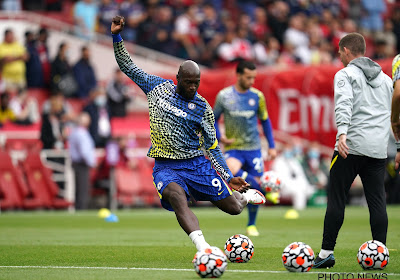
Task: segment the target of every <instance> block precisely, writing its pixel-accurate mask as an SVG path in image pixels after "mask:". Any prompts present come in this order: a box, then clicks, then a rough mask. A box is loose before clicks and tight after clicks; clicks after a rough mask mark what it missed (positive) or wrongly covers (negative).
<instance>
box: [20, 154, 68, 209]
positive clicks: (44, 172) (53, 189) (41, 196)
mask: <svg viewBox="0 0 400 280" xmlns="http://www.w3.org/2000/svg"><path fill="white" fill-rule="evenodd" d="M22 166H23V169H24V172H25V174H26V178H27V182H28V186H29V188H30V191H31V193H32V197H33V198H34V199H36V200H39V201H40V202H41V203H42V205H43V206H44V207H46V208H53V209H63V208H67V207H69V206H71V205H72V203H71V202H69V201H66V200H65V199H63V198H60V197H58V193H59V188H58V186H57V185H56V183H55V182H54V181H53V179H52V178H51V175H52V174H51V171H50V169H49V168H47V167H46V166H44V164H43V162H42V160H41V158H40V155H39V153H38V152H32V153H29V154H28V155H27V157H26V159H25V160H24V162H23V163H22Z"/></svg>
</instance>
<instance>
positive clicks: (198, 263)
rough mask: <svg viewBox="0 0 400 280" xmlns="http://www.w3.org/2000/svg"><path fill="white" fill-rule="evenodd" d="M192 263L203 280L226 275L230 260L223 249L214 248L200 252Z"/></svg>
mask: <svg viewBox="0 0 400 280" xmlns="http://www.w3.org/2000/svg"><path fill="white" fill-rule="evenodd" d="M192 263H193V266H194V270H195V271H196V273H197V274H198V275H199V276H200V277H201V278H219V277H221V276H222V274H223V273H224V271H225V269H226V267H227V265H228V260H227V258H226V256H225V254H224V252H222V250H221V249H219V248H218V247H213V246H212V247H209V248H206V249H204V250H201V251H198V252H197V253H196V254H195V255H194V258H193V261H192Z"/></svg>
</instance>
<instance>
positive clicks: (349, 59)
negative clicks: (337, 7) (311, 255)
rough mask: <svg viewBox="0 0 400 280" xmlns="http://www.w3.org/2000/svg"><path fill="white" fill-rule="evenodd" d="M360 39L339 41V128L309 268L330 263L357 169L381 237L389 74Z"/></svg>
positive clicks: (375, 235)
mask: <svg viewBox="0 0 400 280" xmlns="http://www.w3.org/2000/svg"><path fill="white" fill-rule="evenodd" d="M365 48H366V47H365V40H364V37H363V36H362V35H361V34H358V33H350V34H348V35H346V36H345V37H343V38H342V39H341V40H340V42H339V54H340V60H341V61H342V63H343V65H344V67H345V68H343V69H341V70H340V71H338V72H337V73H336V75H335V79H334V91H335V93H334V94H335V96H334V99H335V118H336V125H337V128H338V132H337V135H336V144H335V151H334V153H333V157H332V162H331V168H330V180H329V184H328V205H327V209H326V214H325V221H324V234H323V240H322V249H321V251H320V253H319V255H318V257H317V258H316V260H315V264H314V268H325V267H332V266H334V264H335V258H334V256H333V250H334V248H335V244H336V238H337V236H338V233H339V230H340V228H341V226H342V224H343V219H344V209H345V204H346V199H347V195H348V193H349V189H350V186H351V184H352V183H353V181H354V179H355V177H356V176H357V174H358V175H360V177H361V180H362V183H363V186H364V193H365V197H366V199H367V203H368V208H369V212H370V225H371V232H372V238H373V239H374V240H379V241H381V242H383V243H386V235H387V227H388V218H387V213H386V198H385V188H384V185H383V178H384V173H385V160H386V157H387V146H388V141H389V133H390V108H391V101H392V91H393V84H392V79H391V78H390V77H389V76H387V75H386V74H384V73H383V72H382V69H381V67H380V66H379V65H378V64H377V63H376V62H374V61H372V60H371V59H369V58H367V57H364V54H365Z"/></svg>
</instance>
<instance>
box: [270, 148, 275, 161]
mask: <svg viewBox="0 0 400 280" xmlns="http://www.w3.org/2000/svg"><path fill="white" fill-rule="evenodd" d="M276 155H277V151H276V149H275V148H274V149H268V160H274V159H275V158H276Z"/></svg>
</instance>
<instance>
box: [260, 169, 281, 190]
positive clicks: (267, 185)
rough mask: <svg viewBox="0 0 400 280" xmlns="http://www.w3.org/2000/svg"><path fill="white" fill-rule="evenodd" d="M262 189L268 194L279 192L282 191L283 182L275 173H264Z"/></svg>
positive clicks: (271, 171)
mask: <svg viewBox="0 0 400 280" xmlns="http://www.w3.org/2000/svg"><path fill="white" fill-rule="evenodd" d="M260 180H261V187H262V188H263V189H265V191H266V192H267V193H268V192H279V191H280V190H281V184H282V181H281V179H280V178H279V176H278V174H277V173H276V172H275V171H273V170H270V171H267V172H264V173H263V175H262V176H261V179H260Z"/></svg>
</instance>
